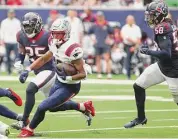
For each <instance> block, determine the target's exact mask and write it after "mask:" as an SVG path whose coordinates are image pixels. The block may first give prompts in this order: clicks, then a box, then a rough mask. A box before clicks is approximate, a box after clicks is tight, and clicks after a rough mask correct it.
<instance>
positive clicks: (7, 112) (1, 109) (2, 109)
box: [0, 105, 18, 120]
mask: <svg viewBox="0 0 178 139" xmlns="http://www.w3.org/2000/svg"><path fill="white" fill-rule="evenodd" d="M0 115H2V116H4V117H7V118H10V119H14V120H17V117H18V114H16V113H15V112H13V111H11V110H9V109H8V108H7V107H5V106H3V105H0Z"/></svg>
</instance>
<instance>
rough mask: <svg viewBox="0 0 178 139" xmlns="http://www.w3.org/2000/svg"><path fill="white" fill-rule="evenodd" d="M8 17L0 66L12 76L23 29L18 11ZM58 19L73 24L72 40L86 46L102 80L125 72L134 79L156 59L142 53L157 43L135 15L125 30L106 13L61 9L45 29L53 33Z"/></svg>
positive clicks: (3, 25)
mask: <svg viewBox="0 0 178 139" xmlns="http://www.w3.org/2000/svg"><path fill="white" fill-rule="evenodd" d="M7 16H8V17H7V18H6V19H4V20H3V21H2V22H1V28H0V40H1V41H0V42H1V43H0V46H1V47H0V65H1V64H2V63H3V64H4V65H6V67H7V68H6V69H7V71H8V74H11V73H12V69H13V61H14V59H15V57H16V55H17V41H16V35H15V34H16V33H17V32H18V30H19V29H20V21H19V20H18V19H17V18H16V17H15V11H14V10H9V11H8V14H7ZM57 18H67V19H68V20H69V21H70V23H71V26H72V30H71V37H72V38H73V39H75V40H76V41H77V42H78V43H80V44H81V45H82V47H83V50H84V58H85V60H86V62H87V63H88V64H90V65H91V66H92V69H93V72H96V73H97V75H98V78H102V74H103V73H105V74H107V77H108V78H112V74H122V73H124V74H126V75H127V78H128V79H130V78H131V76H130V75H131V74H136V75H139V74H140V73H141V72H142V71H143V70H144V68H145V67H147V66H148V65H149V64H150V63H151V62H154V59H152V58H150V57H149V56H145V55H142V54H140V53H139V52H138V50H139V46H140V45H141V44H142V43H143V42H144V43H145V42H146V43H147V44H149V45H150V47H153V48H154V44H153V42H152V40H151V39H150V38H148V36H147V34H146V32H143V31H142V30H141V29H140V28H139V26H137V25H136V23H135V19H134V16H132V15H128V16H127V18H126V21H125V25H124V26H122V27H121V26H120V23H119V22H113V21H112V22H109V21H107V19H106V18H105V15H104V13H103V12H102V11H98V12H97V13H93V12H92V10H91V9H88V8H87V9H84V10H83V12H80V13H78V12H77V11H76V10H68V12H67V15H63V14H61V13H60V12H59V11H57V10H51V11H50V12H49V17H48V18H47V21H43V22H44V29H45V30H49V29H50V26H51V24H52V23H53V21H54V20H55V19H57ZM11 27H12V29H10V28H11ZM7 28H9V30H7ZM126 32H127V33H126ZM4 46H5V47H4ZM1 69H2V68H1Z"/></svg>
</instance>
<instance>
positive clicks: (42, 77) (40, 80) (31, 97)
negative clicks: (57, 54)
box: [11, 70, 55, 130]
mask: <svg viewBox="0 0 178 139" xmlns="http://www.w3.org/2000/svg"><path fill="white" fill-rule="evenodd" d="M54 76H55V72H54V71H48V70H45V71H42V72H40V73H39V74H37V75H36V77H35V78H34V79H33V80H32V81H31V82H30V83H29V84H28V87H27V89H26V102H25V107H24V113H23V120H22V121H19V122H17V123H13V124H12V125H11V126H12V127H13V128H15V129H17V130H19V129H21V128H23V127H24V126H26V125H27V124H28V118H29V116H30V113H31V111H32V109H33V107H34V104H35V94H36V93H37V92H38V90H40V89H41V88H43V87H44V86H45V85H46V84H48V82H50V81H51V80H52V79H53V77H54Z"/></svg>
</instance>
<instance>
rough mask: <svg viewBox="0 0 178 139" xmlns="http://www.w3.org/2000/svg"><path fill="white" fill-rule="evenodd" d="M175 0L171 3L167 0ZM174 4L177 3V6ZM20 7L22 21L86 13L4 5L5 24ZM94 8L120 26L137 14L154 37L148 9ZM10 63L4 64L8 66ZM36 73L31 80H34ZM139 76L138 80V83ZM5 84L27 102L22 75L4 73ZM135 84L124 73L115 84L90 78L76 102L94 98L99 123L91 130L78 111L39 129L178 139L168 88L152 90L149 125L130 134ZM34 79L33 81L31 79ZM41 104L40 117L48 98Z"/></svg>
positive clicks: (51, 117) (52, 117) (175, 13)
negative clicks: (126, 127) (146, 13)
mask: <svg viewBox="0 0 178 139" xmlns="http://www.w3.org/2000/svg"><path fill="white" fill-rule="evenodd" d="M167 1H168V2H170V1H169V0H167ZM175 1H176V0H175ZM175 1H173V3H174V2H175ZM176 6H178V4H176V3H175V4H173V7H171V8H170V13H171V14H172V17H173V20H174V21H176V20H178V7H176ZM11 8H13V9H15V12H16V17H17V18H19V19H21V17H22V16H23V15H24V14H25V13H26V12H29V11H34V12H37V13H39V14H40V15H41V16H42V18H43V21H44V22H45V21H46V20H47V18H48V15H49V11H50V10H52V9H56V10H58V11H59V12H60V13H61V14H64V15H66V12H67V10H69V9H76V10H77V11H79V12H81V11H82V10H83V8H82V7H81V6H77V7H76V6H75V7H72V6H71V5H70V6H69V7H68V6H62V7H59V8H58V7H55V6H52V7H48V8H47V7H39V6H34V7H33V6H30V7H29V6H27V5H25V6H4V5H2V6H0V21H2V20H3V19H4V18H6V17H7V11H8V10H9V9H11ZM92 10H93V12H94V13H96V12H97V11H98V10H100V11H103V12H104V14H105V16H106V19H107V20H108V21H116V22H120V24H121V27H122V26H123V25H124V24H125V18H126V16H127V15H129V14H132V15H134V17H135V19H136V23H137V25H139V27H140V28H141V29H143V30H144V31H146V32H147V33H148V35H149V37H150V38H153V36H152V35H153V34H152V31H151V30H150V29H149V28H148V27H147V25H146V24H145V22H144V7H143V8H140V9H133V8H131V7H126V6H123V7H118V8H117V7H111V6H110V7H108V8H106V7H98V6H96V7H94V6H92ZM5 61H6V60H4V62H5ZM32 77H33V75H31V77H30V78H32ZM135 78H136V77H135V76H133V78H132V79H133V80H134V79H135ZM0 80H1V83H0V86H1V87H3V88H6V87H11V88H13V89H14V90H15V91H17V92H18V93H19V94H20V95H21V96H22V98H23V100H24V102H25V88H26V86H27V84H23V85H22V84H20V83H19V82H18V75H17V73H13V74H12V75H11V76H10V75H9V76H7V74H6V73H4V72H1V73H0ZM133 80H130V81H129V80H126V77H125V76H124V75H117V74H116V75H115V76H114V77H113V80H105V79H101V80H99V79H96V75H95V74H94V75H91V76H89V79H88V80H86V81H84V85H83V87H82V89H81V92H80V94H79V96H78V97H76V98H74V99H75V100H77V101H85V100H88V99H91V100H93V101H94V104H95V106H96V110H97V116H96V118H94V120H93V125H92V126H91V127H86V125H85V122H84V119H83V118H82V116H81V115H80V114H78V113H76V112H61V113H47V115H46V120H45V121H44V122H43V123H42V124H41V125H40V126H39V128H38V129H37V132H38V133H39V134H40V136H41V134H42V136H43V137H48V138H53V137H56V138H59V137H60V138H62V137H68V138H73V137H79V138H90V137H91V138H111V137H117V138H145V137H147V138H153V137H155V138H170V137H178V135H177V132H178V126H177V125H178V118H177V112H178V108H177V106H176V105H175V104H174V103H173V102H172V97H171V95H170V93H169V90H168V89H167V86H165V84H162V85H160V86H157V87H153V88H151V89H148V92H149V94H148V97H147V105H146V107H147V114H148V119H150V120H149V121H148V122H149V123H148V125H147V126H145V127H138V128H136V129H133V130H124V129H123V128H122V126H123V125H124V124H125V123H126V122H128V121H129V120H131V119H132V118H133V117H134V116H135V112H136V111H135V102H134V94H133V90H132V84H133V82H134V81H133ZM28 81H30V79H29V80H28ZM36 99H37V100H36V105H35V108H34V109H33V113H32V115H33V114H34V112H35V110H36V106H37V105H38V104H39V103H40V102H41V101H42V99H43V96H42V95H41V94H40V93H38V94H37V96H36ZM0 102H1V103H2V104H4V105H6V106H8V107H9V108H11V109H13V110H15V111H16V112H18V113H22V111H23V107H22V108H17V107H15V106H14V105H13V103H12V102H11V101H9V100H8V99H6V98H1V100H0ZM0 120H1V121H3V122H5V123H7V124H11V123H12V122H13V121H12V120H9V119H6V118H3V117H0ZM17 134H18V131H15V130H11V135H10V138H15V137H16V135H17Z"/></svg>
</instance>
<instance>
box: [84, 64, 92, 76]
mask: <svg viewBox="0 0 178 139" xmlns="http://www.w3.org/2000/svg"><path fill="white" fill-rule="evenodd" d="M84 70H85V72H86V74H92V69H91V66H90V65H88V64H86V63H85V64H84Z"/></svg>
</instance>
